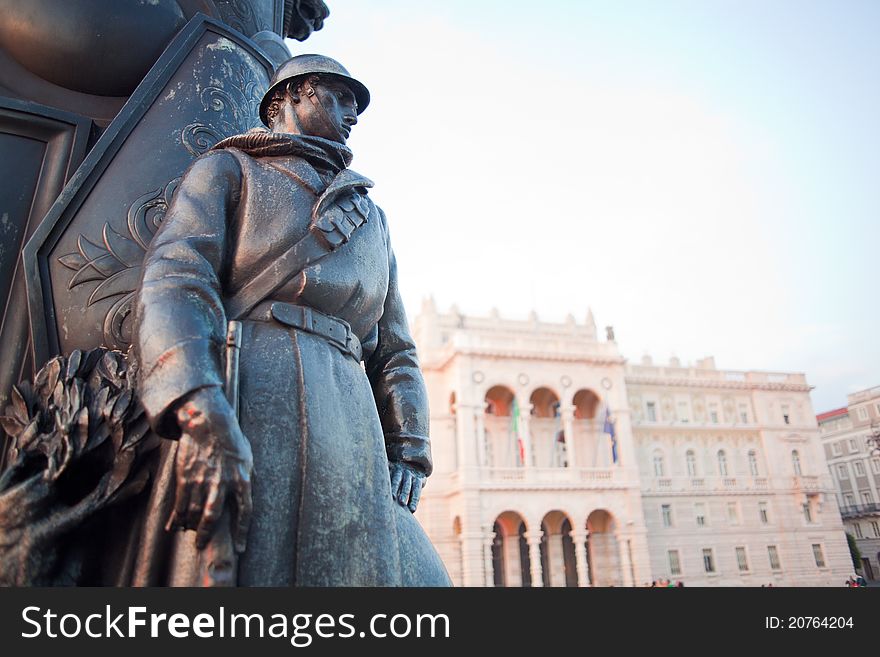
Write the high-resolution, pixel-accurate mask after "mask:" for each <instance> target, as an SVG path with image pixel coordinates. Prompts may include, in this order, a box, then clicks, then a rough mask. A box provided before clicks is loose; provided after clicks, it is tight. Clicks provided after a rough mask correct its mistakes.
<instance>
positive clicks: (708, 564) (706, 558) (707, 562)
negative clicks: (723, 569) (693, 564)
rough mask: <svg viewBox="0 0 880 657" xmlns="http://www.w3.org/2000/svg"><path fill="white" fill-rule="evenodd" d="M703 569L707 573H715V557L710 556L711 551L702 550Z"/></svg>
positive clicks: (708, 549) (709, 549)
mask: <svg viewBox="0 0 880 657" xmlns="http://www.w3.org/2000/svg"><path fill="white" fill-rule="evenodd" d="M703 569H704V570H705V571H706V572H707V573H714V572H715V557H713V556H712V549H711V548H707V549H705V550H703Z"/></svg>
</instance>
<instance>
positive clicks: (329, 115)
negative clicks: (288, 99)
mask: <svg viewBox="0 0 880 657" xmlns="http://www.w3.org/2000/svg"><path fill="white" fill-rule="evenodd" d="M313 89H314V90H315V96H316V97H317V100H318V102H319V104H320V105H321V107H323V112H322V111H321V108H320V107H316V105H315V103H312V102H311V100H310V99H308V98H303V99H302V100H301V101H300V103H299V110H300V112H301V114H300V122H301V124H302V127H303V132H305V133H306V134H309V135H314V136H316V137H324V138H325V139H330V140H332V141H337V142H341V143H343V144H344V143H345V142H346V140H347V139H348V137H349V135H350V134H351V128H352V126H353V125H355V124H356V123H357V101H356V100H355V97H354V93H352V91H351V89H350V88H349V87H348V85H346V84H344V83H342V82H336V81H335V80H322V81H320V82H317V83H315V85H314V87H313Z"/></svg>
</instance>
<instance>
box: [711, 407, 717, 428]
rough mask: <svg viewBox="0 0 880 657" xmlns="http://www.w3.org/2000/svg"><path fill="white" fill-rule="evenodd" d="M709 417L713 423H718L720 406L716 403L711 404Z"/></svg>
mask: <svg viewBox="0 0 880 657" xmlns="http://www.w3.org/2000/svg"><path fill="white" fill-rule="evenodd" d="M709 419H710V420H711V421H712V424H718V407H717V406H715V404H712V405H710V406H709Z"/></svg>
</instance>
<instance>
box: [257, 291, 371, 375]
mask: <svg viewBox="0 0 880 657" xmlns="http://www.w3.org/2000/svg"><path fill="white" fill-rule="evenodd" d="M248 319H254V320H257V321H263V322H270V321H273V320H274V321H276V322H279V323H280V324H284V325H285V326H292V327H293V328H296V329H299V330H300V331H305V332H306V333H311V334H312V335H318V336H320V337H322V338H324V339H325V340H327V342H329V343H330V344H332V345H333V346H334V347H336V348H337V349H339V350H340V351H341V352H342V353H344V354H346V355H347V356H351V357H352V358H354V359H355V360H356V361H358V362H360V361H361V359H362V358H363V353H364V352H363V347H361V341H360V340H359V339H358V337H357V336H356V335H355V334H354V332H353V331H352V330H351V326H349V324H348V322H346V321H345V320H344V319H339V318H338V317H333V316H332V315H327V314H324V313H322V312H320V311H319V310H315V309H314V308H310V307H308V306H299V305H296V304H293V303H285V302H283V301H263V302H262V303H260V304H257V306H256V307H255V308H254V309H253V310H252V311H251V312H250V313H249V314H248Z"/></svg>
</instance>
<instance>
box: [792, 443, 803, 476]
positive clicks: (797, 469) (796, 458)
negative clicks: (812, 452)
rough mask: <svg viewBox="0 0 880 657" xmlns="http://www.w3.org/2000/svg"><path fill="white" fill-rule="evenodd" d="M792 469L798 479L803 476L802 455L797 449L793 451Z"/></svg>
mask: <svg viewBox="0 0 880 657" xmlns="http://www.w3.org/2000/svg"><path fill="white" fill-rule="evenodd" d="M791 467H792V469H793V470H794V474H795V476H797V477H800V476H801V455H800V454H799V453H798V451H797V450H796V449H793V450H792V451H791Z"/></svg>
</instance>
